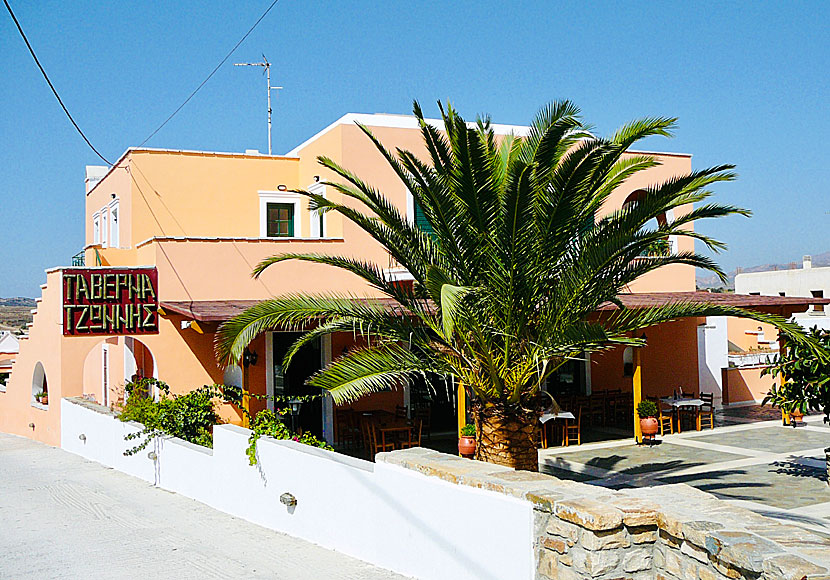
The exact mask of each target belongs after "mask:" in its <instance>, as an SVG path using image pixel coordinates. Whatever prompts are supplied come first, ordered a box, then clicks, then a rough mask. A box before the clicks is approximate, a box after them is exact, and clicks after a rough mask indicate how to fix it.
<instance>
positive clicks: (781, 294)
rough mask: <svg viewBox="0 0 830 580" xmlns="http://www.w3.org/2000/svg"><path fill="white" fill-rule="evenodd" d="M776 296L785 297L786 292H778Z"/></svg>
mask: <svg viewBox="0 0 830 580" xmlns="http://www.w3.org/2000/svg"><path fill="white" fill-rule="evenodd" d="M778 295H779V296H786V295H787V293H786V292H779V293H778Z"/></svg>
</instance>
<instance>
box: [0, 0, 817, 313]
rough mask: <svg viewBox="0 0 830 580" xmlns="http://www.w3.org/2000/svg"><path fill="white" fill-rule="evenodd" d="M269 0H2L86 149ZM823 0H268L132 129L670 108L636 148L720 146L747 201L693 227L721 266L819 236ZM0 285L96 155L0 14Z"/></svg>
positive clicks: (614, 119) (295, 126)
mask: <svg viewBox="0 0 830 580" xmlns="http://www.w3.org/2000/svg"><path fill="white" fill-rule="evenodd" d="M10 1H11V0H10ZM268 4H270V2H269V1H268V0H263V1H257V2H252V1H239V2H232V3H219V2H194V1H189V2H170V3H157V2H146V3H142V2H130V3H126V2H103V1H75V2H64V1H56V0H44V1H39V2H32V1H25V0H15V1H14V2H12V6H13V8H14V9H15V11H16V13H17V16H18V19H19V20H20V21H21V24H22V25H23V27H24V30H26V32H27V34H28V36H29V40H30V41H31V42H32V44H33V45H34V47H35V50H36V51H37V53H38V56H39V57H40V59H41V62H42V63H43V65H44V66H45V67H46V70H47V72H48V73H49V74H50V76H51V78H52V81H53V82H54V83H55V85H56V86H57V88H58V91H59V92H60V93H61V95H62V97H63V99H64V102H65V103H66V104H67V106H68V107H69V109H70V111H72V113H73V114H74V116H75V118H76V120H77V121H78V123H79V124H80V125H81V127H82V128H83V129H84V130H85V132H86V133H87V135H88V136H89V138H90V139H91V140H92V142H93V143H94V144H95V145H96V147H97V148H99V150H101V151H102V152H103V154H104V155H105V156H106V157H108V158H109V159H111V160H114V159H116V158H117V157H118V156H119V155H120V154H121V153H122V152H123V151H124V150H125V149H126V148H127V147H129V146H132V145H137V144H138V143H140V142H141V141H143V140H144V139H145V137H147V135H149V134H150V132H151V131H152V130H153V129H154V128H155V127H156V126H158V124H159V123H161V121H163V120H164V119H165V118H166V117H167V115H169V114H170V113H171V112H172V111H173V110H174V109H175V108H176V107H177V106H178V105H179V104H180V103H181V101H182V100H183V99H184V98H185V97H186V96H187V95H188V94H189V93H190V91H192V90H193V89H194V88H195V87H196V85H198V83H199V82H201V80H202V79H203V78H204V77H205V75H207V73H208V72H209V71H210V70H211V69H212V68H213V67H214V66H215V65H216V64H217V63H218V62H219V61H220V60H221V58H222V57H223V56H224V55H225V53H226V52H227V51H228V50H229V49H230V48H231V47H232V46H233V45H234V44H235V43H236V42H237V41H238V40H239V38H241V37H242V35H243V34H244V33H245V31H247V29H248V28H249V27H250V26H251V25H252V24H253V22H254V21H255V20H256V19H257V18H258V17H259V15H260V14H261V13H262V12H263V11H264V10H265V8H266V7H267V6H268ZM828 20H830V3H827V2H799V3H780V4H774V3H771V2H752V3H751V2H742V3H735V2H728V3H714V2H707V3H699V4H694V3H689V2H678V3H670V2H660V3H648V4H643V3H611V2H602V3H586V2H575V3H548V2H538V3H527V2H492V3H489V2H443V3H437V2H337V3H334V2H323V1H302V2H300V1H298V0H281V1H280V2H279V3H278V4H277V5H276V7H275V8H274V9H273V10H272V11H271V13H270V14H269V15H268V16H267V17H266V19H265V20H264V21H263V22H262V23H261V24H260V26H259V28H258V29H257V30H256V31H255V32H254V33H253V34H252V35H251V36H250V37H249V38H248V39H247V40H246V41H245V43H244V44H243V45H242V46H241V47H240V48H239V50H238V51H237V53H236V54H235V55H234V56H233V57H232V58H231V59H230V60H229V61H228V63H227V64H226V65H225V66H224V67H223V68H222V69H220V71H219V72H218V73H217V74H216V75H215V76H214V77H213V79H211V80H210V82H209V83H208V84H207V85H206V86H205V87H204V88H203V89H202V91H201V92H200V93H199V94H198V95H197V96H196V97H195V98H194V99H193V100H192V101H191V102H190V103H189V104H188V105H187V106H186V107H185V108H184V109H183V110H182V111H181V112H180V113H179V115H178V116H177V117H176V118H174V119H173V120H172V121H171V122H170V123H169V124H168V125H167V126H166V127H165V128H164V129H162V130H161V131H160V132H159V133H158V134H157V135H156V136H155V137H154V138H153V139H152V140H151V141H150V142H149V143H148V146H154V147H166V148H183V149H206V150H220V151H243V150H244V149H246V148H258V149H260V150H262V151H264V150H266V149H267V141H266V132H265V117H264V108H265V107H264V103H263V100H264V88H263V86H264V79H263V78H262V77H261V76H260V75H259V73H257V72H254V70H253V69H240V68H236V67H233V66H232V64H231V63H232V62H240V61H256V60H258V59H260V58H261V55H262V54H263V53H264V54H265V55H266V56H267V57H268V58H269V59H270V60H271V61H272V62H273V68H272V72H273V78H272V81H273V83H274V84H280V85H283V86H285V90H284V91H281V92H280V94H279V96H278V98H277V100H276V101H275V104H274V152H275V153H281V152H285V151H288V150H289V149H291V148H292V147H293V146H294V145H296V144H298V143H300V142H302V141H303V140H304V139H306V138H307V137H309V136H311V135H312V134H313V133H315V132H316V131H318V130H319V129H321V128H323V127H324V126H326V125H328V124H329V123H330V122H332V121H333V120H335V119H336V118H338V117H340V116H341V115H342V114H344V113H346V112H387V113H408V112H410V110H411V102H412V100H413V99H415V98H417V99H418V100H420V101H421V103H422V104H423V105H424V107H425V109H426V110H427V111H428V112H429V113H434V112H435V110H436V109H435V106H434V104H433V103H434V102H435V101H436V100H438V99H442V100H446V99H449V100H451V101H452V102H453V103H454V104H455V105H456V106H457V107H458V108H459V109H460V111H461V112H462V113H463V114H464V115H467V116H470V117H474V116H475V115H476V114H478V113H489V114H490V115H491V116H492V118H493V120H494V121H496V122H501V123H513V124H525V123H527V122H528V121H529V120H530V119H531V118H532V117H533V115H534V113H535V112H536V110H537V109H538V108H539V107H540V106H541V105H542V104H543V103H546V102H548V101H550V100H553V99H560V98H569V99H571V100H573V101H575V102H576V103H577V104H578V105H579V106H580V107H581V108H582V110H583V114H584V117H585V119H586V120H587V121H589V122H591V123H592V124H593V125H595V127H596V128H597V130H598V131H599V132H600V133H608V132H611V131H613V130H614V129H615V128H616V127H618V126H619V125H620V124H622V123H623V122H626V121H629V120H631V119H634V118H637V117H640V116H646V115H670V116H676V117H679V128H678V130H677V135H676V137H675V138H674V139H671V140H663V139H660V140H654V141H651V142H648V143H646V144H645V146H646V147H648V148H651V149H660V150H664V151H680V152H688V153H693V154H694V157H693V165H694V167H696V168H701V167H705V166H709V165H714V164H719V163H735V164H737V166H738V172H739V174H740V178H739V179H738V181H737V182H735V183H732V184H726V185H722V186H720V187H718V188H717V190H716V194H717V196H716V198H717V200H718V201H720V202H724V203H731V204H736V205H740V206H743V207H748V208H750V209H752V210H753V212H754V217H753V218H751V219H745V218H740V217H733V218H728V219H724V220H719V221H717V222H710V223H707V224H705V225H701V226H700V227H699V229H701V230H702V231H704V232H706V233H708V234H710V235H713V236H715V237H717V238H719V239H722V240H724V241H726V242H727V243H728V244H729V251H728V252H726V253H725V254H721V255H720V256H718V258H717V259H718V261H719V263H720V264H721V265H722V266H723V267H725V268H726V269H732V268H734V267H735V266H738V265H743V266H750V265H754V264H760V263H767V262H789V261H792V260H798V259H800V257H801V255H802V254H805V253H820V252H824V251H828V250H830V242H829V241H828V235H827V232H828V231H829V230H830V213H827V212H830V203H829V202H828V197H830V196H828V193H830V186H828V183H830V169H828V167H830V164H828V162H827V153H826V151H825V149H826V147H825V146H824V142H825V141H824V137H825V136H826V135H827V134H829V133H830V91H829V90H828V89H830V86H828V85H829V84H830V81H829V80H828V79H830V64H828V63H830V58H828V54H830V32H828V27H827V25H826V24H827V22H828ZM0 74H2V82H0V103H2V105H1V106H0V140H2V143H1V144H0V207H1V208H2V210H0V224H2V226H0V231H2V233H3V238H2V239H3V242H2V244H1V245H0V296H15V295H24V296H37V295H39V289H38V286H39V285H40V284H42V283H43V282H44V281H45V274H44V273H43V270H44V269H45V268H48V267H52V266H58V265H67V264H68V263H69V260H70V257H71V256H72V255H73V254H75V253H76V252H77V251H79V250H80V249H81V247H82V245H83V231H84V230H83V223H82V220H83V204H84V190H83V177H84V166H85V165H88V164H96V163H97V162H98V160H97V158H96V157H95V155H94V153H92V152H91V151H90V150H89V149H88V148H87V147H86V145H85V144H84V143H83V141H82V140H81V138H80V136H78V135H77V134H76V133H75V132H74V129H73V128H72V127H71V125H70V124H69V122H68V120H67V119H66V118H65V117H64V115H63V112H62V111H61V110H60V109H59V107H58V104H57V103H56V102H55V99H54V97H53V96H52V95H51V93H50V92H49V90H48V87H47V86H46V84H45V82H44V81H43V79H42V78H41V77H40V73H39V72H38V71H37V69H36V68H35V65H34V63H33V62H32V60H31V58H30V56H29V55H28V53H27V52H26V48H25V46H24V45H23V42H22V40H21V39H20V38H19V36H18V34H17V31H16V30H15V29H14V28H13V23H12V22H11V19H10V18H9V17H8V15H7V14H5V13H0Z"/></svg>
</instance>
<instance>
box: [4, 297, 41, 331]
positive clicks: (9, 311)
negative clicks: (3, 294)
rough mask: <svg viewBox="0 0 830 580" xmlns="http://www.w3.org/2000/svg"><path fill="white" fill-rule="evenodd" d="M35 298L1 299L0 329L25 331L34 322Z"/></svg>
mask: <svg viewBox="0 0 830 580" xmlns="http://www.w3.org/2000/svg"><path fill="white" fill-rule="evenodd" d="M36 304H37V303H36V302H35V300H34V298H23V297H20V296H18V297H15V298H0V327H3V328H4V329H13V330H23V329H25V328H26V325H27V324H29V323H30V322H31V321H32V309H33V308H34V307H35V305H36Z"/></svg>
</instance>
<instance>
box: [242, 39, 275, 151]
mask: <svg viewBox="0 0 830 580" xmlns="http://www.w3.org/2000/svg"><path fill="white" fill-rule="evenodd" d="M233 66H261V67H263V68H264V69H265V79H266V82H267V85H266V86H267V90H268V155H271V91H278V90H280V89H282V87H272V86H271V63H270V62H268V59H267V58H265V55H264V54H263V55H262V62H235V63H233Z"/></svg>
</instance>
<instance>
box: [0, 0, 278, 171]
mask: <svg viewBox="0 0 830 580" xmlns="http://www.w3.org/2000/svg"><path fill="white" fill-rule="evenodd" d="M275 3H276V2H275ZM3 4H5V5H6V10H8V11H9V15H10V16H11V17H12V20H14V24H15V26H17V31H18V32H19V33H20V36H21V37H23V42H25V43H26V47H27V48H28V49H29V54H31V55H32V58H33V59H35V64H36V65H37V68H39V69H40V73H41V74H42V75H43V78H44V79H46V83H47V84H48V85H49V88H50V89H52V94H54V95H55V98H56V99H58V103H60V106H61V108H62V109H63V112H64V113H66V116H67V117H69V120H70V121H71V122H72V125H73V126H74V127H75V129H77V131H78V133H80V134H81V137H83V138H84V141H86V144H87V145H89V148H90V149H92V150H93V151H94V152H95V154H96V155H97V156H98V157H100V158H101V160H102V161H103V162H104V163H106V164H107V165H109V166H110V167H112V163H110V162H109V161H107V158H106V157H104V156H103V155H101V153H99V152H98V150H97V149H96V148H95V146H94V145H93V144H92V143H91V142H90V141H89V139H87V136H86V135H84V132H83V131H82V130H81V128H80V127H79V126H78V123H76V122H75V119H73V118H72V114H71V113H70V112H69V109H67V108H66V105H64V104H63V100H62V99H61V96H60V95H59V94H58V91H57V90H56V89H55V85H53V84H52V81H50V80H49V75H47V74H46V71H45V70H44V69H43V65H41V64H40V60H38V58H37V55H36V54H35V49H33V48H32V45H31V44H30V43H29V39H28V38H26V33H25V32H23V27H22V26H20V22H18V20H17V16H15V15H14V12H13V11H12V7H11V6H9V2H8V0H3ZM269 10H270V8H269Z"/></svg>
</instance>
